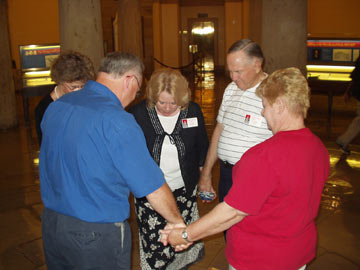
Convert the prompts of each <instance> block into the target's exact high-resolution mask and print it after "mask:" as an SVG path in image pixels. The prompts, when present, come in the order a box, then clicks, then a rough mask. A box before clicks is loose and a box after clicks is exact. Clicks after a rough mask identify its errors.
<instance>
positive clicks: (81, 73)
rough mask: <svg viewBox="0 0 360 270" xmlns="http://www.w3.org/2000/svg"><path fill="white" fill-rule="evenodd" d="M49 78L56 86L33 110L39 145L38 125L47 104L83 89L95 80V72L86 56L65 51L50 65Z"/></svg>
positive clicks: (39, 133)
mask: <svg viewBox="0 0 360 270" xmlns="http://www.w3.org/2000/svg"><path fill="white" fill-rule="evenodd" d="M50 76H51V79H52V80H53V81H54V82H55V83H56V86H55V88H54V90H52V91H51V92H50V93H49V94H48V95H46V96H45V97H43V98H42V99H41V101H40V102H39V104H38V105H37V106H36V108H35V128H36V134H37V137H38V142H39V145H41V140H42V133H41V128H40V124H41V120H42V118H43V116H44V113H45V111H46V109H47V107H48V106H49V104H50V103H51V102H53V101H55V100H57V99H58V98H60V97H62V96H63V95H65V94H67V93H70V92H72V91H76V90H79V89H81V88H83V86H84V85H85V83H86V82H87V81H88V80H93V79H94V78H95V71H94V66H93V64H92V62H91V60H90V59H89V58H88V57H87V56H85V55H83V54H81V53H79V52H75V51H66V52H63V53H61V54H60V55H59V56H58V57H57V58H56V59H55V61H54V62H53V63H52V65H51V68H50Z"/></svg>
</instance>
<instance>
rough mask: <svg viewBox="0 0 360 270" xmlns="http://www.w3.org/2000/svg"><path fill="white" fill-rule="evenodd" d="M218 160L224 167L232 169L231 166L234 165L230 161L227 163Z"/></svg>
mask: <svg viewBox="0 0 360 270" xmlns="http://www.w3.org/2000/svg"><path fill="white" fill-rule="evenodd" d="M220 162H221V165H222V166H223V167H224V168H227V169H232V167H234V165H233V164H231V163H229V162H227V161H222V160H220Z"/></svg>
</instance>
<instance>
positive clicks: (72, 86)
mask: <svg viewBox="0 0 360 270" xmlns="http://www.w3.org/2000/svg"><path fill="white" fill-rule="evenodd" d="M64 85H65V87H66V88H67V89H69V90H70V91H77V90H80V89H81V88H83V87H84V84H72V83H64Z"/></svg>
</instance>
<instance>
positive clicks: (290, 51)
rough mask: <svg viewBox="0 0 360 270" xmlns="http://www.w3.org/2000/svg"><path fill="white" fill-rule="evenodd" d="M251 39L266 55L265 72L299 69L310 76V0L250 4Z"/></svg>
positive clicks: (254, 0)
mask: <svg viewBox="0 0 360 270" xmlns="http://www.w3.org/2000/svg"><path fill="white" fill-rule="evenodd" d="M249 27H250V30H249V37H250V38H251V39H253V40H255V41H256V42H258V43H259V44H260V45H261V47H262V49H263V52H264V54H265V58H266V62H265V71H266V72H269V73H271V72H273V71H275V70H277V69H280V68H286V67H297V68H300V69H301V71H302V72H303V73H304V74H306V62H307V47H306V41H307V1H304V0H252V1H250V24H249Z"/></svg>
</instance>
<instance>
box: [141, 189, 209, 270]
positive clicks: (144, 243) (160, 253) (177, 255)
mask: <svg viewBox="0 0 360 270" xmlns="http://www.w3.org/2000/svg"><path fill="white" fill-rule="evenodd" d="M196 191H197V188H195V190H194V191H193V193H192V195H191V196H189V195H187V193H186V190H185V187H183V188H179V189H176V190H174V191H173V194H174V197H175V200H176V203H177V205H178V208H179V210H180V213H181V215H182V217H183V218H184V221H185V223H186V224H190V223H192V222H194V221H196V220H197V219H199V211H198V207H197V202H196ZM135 209H136V214H137V222H138V226H139V244H140V265H141V269H142V270H152V269H166V270H182V269H187V267H188V266H189V265H191V264H193V263H195V262H197V261H199V260H200V259H201V258H202V257H203V256H204V244H203V243H202V242H196V243H195V244H193V245H192V246H191V247H190V248H189V249H187V250H184V251H182V252H175V250H174V249H173V248H172V247H171V246H170V245H168V246H166V247H165V246H164V245H163V244H162V243H161V242H160V233H159V230H161V229H163V228H164V227H165V225H166V220H165V219H164V218H163V217H162V216H160V215H159V214H158V213H157V212H156V211H154V209H153V208H152V207H151V205H150V203H149V202H148V201H147V200H146V198H140V199H136V198H135Z"/></svg>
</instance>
